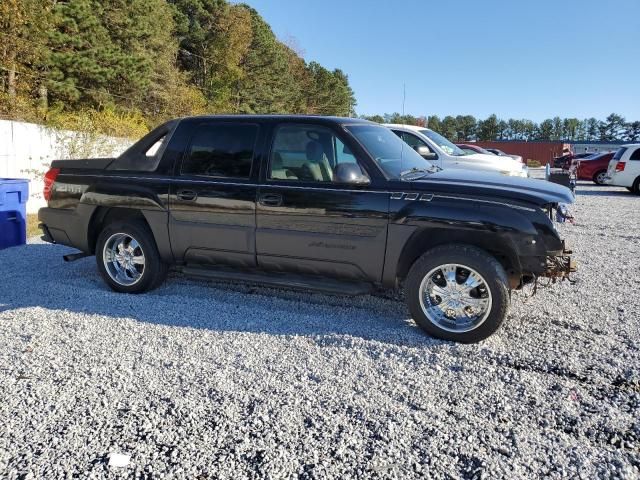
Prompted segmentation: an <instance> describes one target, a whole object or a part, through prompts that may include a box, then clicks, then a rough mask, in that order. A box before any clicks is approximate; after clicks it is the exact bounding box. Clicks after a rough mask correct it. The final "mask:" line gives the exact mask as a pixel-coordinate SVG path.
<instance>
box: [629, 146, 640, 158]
mask: <svg viewBox="0 0 640 480" xmlns="http://www.w3.org/2000/svg"><path fill="white" fill-rule="evenodd" d="M629 160H640V147H638V148H636V151H635V152H633V153H632V154H631V156H630V157H629Z"/></svg>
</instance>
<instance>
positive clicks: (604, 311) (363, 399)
mask: <svg viewBox="0 0 640 480" xmlns="http://www.w3.org/2000/svg"><path fill="white" fill-rule="evenodd" d="M579 194H580V195H579V199H578V204H577V206H576V208H575V210H574V211H575V214H576V217H577V221H576V223H575V224H574V225H564V226H562V230H563V233H564V235H565V236H566V237H567V239H568V240H569V242H570V243H571V244H572V246H573V247H574V250H575V255H576V257H577V259H578V261H579V264H580V265H579V267H580V270H579V273H578V274H577V275H576V279H577V280H578V282H577V283H576V284H575V285H573V286H572V285H570V284H569V283H567V282H565V283H563V284H558V285H555V286H552V287H549V288H547V289H544V290H542V291H540V292H539V294H538V295H537V296H536V297H533V298H531V299H529V300H528V301H527V302H526V303H524V302H523V295H522V294H516V295H514V300H513V304H512V310H511V314H510V316H509V319H508V320H507V322H506V324H505V326H504V327H503V328H502V330H501V331H499V332H498V333H497V334H496V335H494V336H493V337H491V338H490V339H488V340H486V341H485V342H483V343H481V344H476V345H456V344H452V343H448V342H442V341H437V340H433V339H431V338H429V337H427V336H426V335H424V334H423V333H421V331H420V330H419V329H418V328H417V327H416V326H415V324H414V323H413V322H412V321H411V320H409V319H408V313H407V309H406V308H405V306H404V304H403V303H401V302H399V301H396V300H394V299H390V298H384V297H376V296H363V297H358V298H344V297H338V296H327V295H316V294H308V293H302V294H301V293H292V292H287V291H280V290H272V289H263V288H253V287H243V286H228V285H222V284H214V283H206V282H197V281H191V280H188V279H185V278H183V277H180V276H173V277H171V278H170V279H169V281H168V282H167V283H166V284H165V285H164V286H163V287H161V288H160V289H158V290H157V291H154V292H153V293H151V294H147V295H142V296H127V295H119V294H115V293H112V292H110V291H108V290H107V289H106V287H105V284H104V283H103V282H102V280H101V279H100V278H99V276H98V274H97V272H96V268H95V262H94V259H93V258H88V259H84V260H80V261H77V262H75V263H72V264H65V263H63V261H62V258H61V256H62V254H63V253H65V252H67V251H69V249H67V248H65V247H60V246H52V245H45V244H37V243H36V244H31V245H28V246H26V247H19V248H14V249H8V250H5V251H0V477H2V478H47V479H53V478H63V477H64V478H70V477H76V478H78V477H79V478H88V477H89V478H103V477H109V478H121V477H131V476H134V475H136V476H139V477H145V478H148V477H154V478H160V477H163V476H164V477H166V478H199V479H205V478H229V479H239V478H291V477H298V478H336V477H340V478H358V477H360V478H412V477H430V478H481V477H482V478H509V479H513V478H531V477H541V476H548V477H551V478H563V477H571V478H585V479H586V478H596V477H598V478H638V477H639V476H640V352H639V347H638V339H639V338H640V332H639V329H640V283H639V282H638V281H637V278H638V273H639V269H640V233H638V229H637V227H638V223H639V220H640V198H638V197H634V196H632V195H631V194H629V193H628V192H627V191H626V190H623V189H618V188H612V187H605V188H597V187H595V186H593V185H589V184H581V185H580V186H579ZM111 453H119V454H123V455H127V456H129V457H130V460H129V461H128V465H127V466H122V467H118V466H114V465H111V466H110V465H109V459H110V458H111V459H112V461H113V462H115V461H116V460H118V458H116V457H113V458H112V457H110V454H111ZM119 459H120V460H122V458H119ZM124 463H127V457H125V458H124Z"/></svg>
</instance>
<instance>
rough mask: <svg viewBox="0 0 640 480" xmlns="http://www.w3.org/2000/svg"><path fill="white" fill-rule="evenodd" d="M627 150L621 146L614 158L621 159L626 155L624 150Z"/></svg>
mask: <svg viewBox="0 0 640 480" xmlns="http://www.w3.org/2000/svg"><path fill="white" fill-rule="evenodd" d="M626 151H627V148H626V147H621V148H619V149H618V151H617V152H616V154H615V155H614V156H613V160H616V161H617V160H620V159H621V158H622V156H623V155H624V152H626Z"/></svg>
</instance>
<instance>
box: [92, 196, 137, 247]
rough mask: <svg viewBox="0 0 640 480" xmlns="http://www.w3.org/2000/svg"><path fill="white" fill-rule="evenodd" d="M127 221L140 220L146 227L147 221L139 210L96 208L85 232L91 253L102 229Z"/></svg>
mask: <svg viewBox="0 0 640 480" xmlns="http://www.w3.org/2000/svg"><path fill="white" fill-rule="evenodd" d="M129 219H135V220H141V221H143V222H144V223H145V224H146V225H147V226H148V223H147V220H146V219H145V218H144V215H143V214H142V212H141V211H140V210H136V209H133V208H117V207H116V208H112V207H98V208H97V209H96V211H95V212H93V216H92V217H91V221H90V222H89V229H88V231H87V235H88V245H89V248H90V249H91V253H95V251H96V242H97V240H98V235H100V232H101V231H102V230H103V229H104V227H106V226H107V225H109V224H110V223H113V222H115V221H116V220H118V221H120V220H129Z"/></svg>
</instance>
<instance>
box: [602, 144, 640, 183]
mask: <svg viewBox="0 0 640 480" xmlns="http://www.w3.org/2000/svg"><path fill="white" fill-rule="evenodd" d="M604 182H605V183H606V184H608V185H616V186H618V187H627V189H628V190H629V191H630V192H633V193H635V194H636V195H640V143H630V144H628V145H623V146H622V147H620V148H619V149H618V151H617V152H616V154H615V155H614V156H613V158H612V159H611V160H610V161H609V168H608V169H607V177H606V178H605V180H604Z"/></svg>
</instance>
